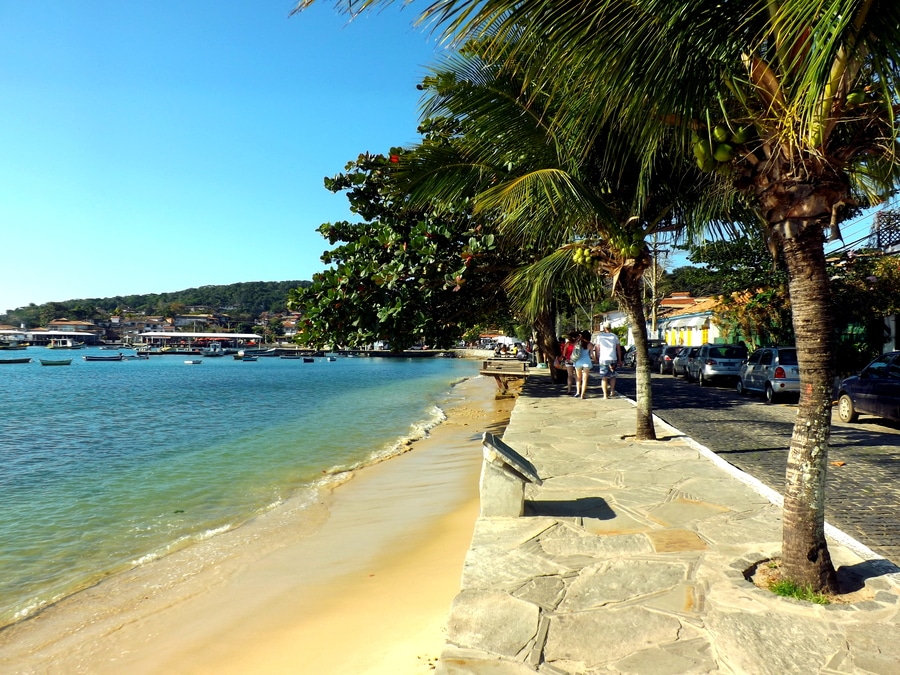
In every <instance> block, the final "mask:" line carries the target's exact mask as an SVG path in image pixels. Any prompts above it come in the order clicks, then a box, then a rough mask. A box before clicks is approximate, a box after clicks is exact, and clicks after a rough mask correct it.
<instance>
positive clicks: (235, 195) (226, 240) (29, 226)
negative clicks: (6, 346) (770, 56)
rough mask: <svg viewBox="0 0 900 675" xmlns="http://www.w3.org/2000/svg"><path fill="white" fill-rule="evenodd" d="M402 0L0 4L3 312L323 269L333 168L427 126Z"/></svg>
mask: <svg viewBox="0 0 900 675" xmlns="http://www.w3.org/2000/svg"><path fill="white" fill-rule="evenodd" d="M400 5H401V3H395V4H394V5H393V6H391V7H388V8H386V9H383V10H380V11H374V12H367V13H366V14H364V15H362V16H360V17H357V18H355V19H353V20H352V21H351V20H350V19H349V18H348V17H347V16H346V15H343V14H340V13H339V12H338V11H337V10H336V9H335V8H334V5H333V3H331V2H328V1H323V2H319V3H318V4H316V5H314V6H313V7H312V8H311V9H309V10H307V11H306V12H304V13H302V14H300V15H297V16H293V17H290V16H289V14H290V11H291V9H292V8H293V3H292V2H291V0H255V1H254V2H249V1H246V0H217V1H215V2H213V1H212V0H190V1H189V2H176V1H175V0H164V1H163V2H160V3H137V2H122V1H121V0H84V2H77V3H76V2H71V1H70V2H61V1H60V0H45V1H43V2H16V1H14V0H0V25H2V26H3V28H4V31H3V33H4V36H3V38H2V39H0V242H2V248H0V250H2V254H3V255H2V276H0V279H2V281H0V313H2V312H4V311H6V310H8V309H14V308H17V307H20V306H24V305H27V304H29V303H32V302H33V303H36V304H41V303H44V302H48V301H54V300H57V301H61V300H69V299H73V298H91V297H108V296H113V295H128V294H133V293H155V292H165V291H177V290H182V289H185V288H190V287H194V286H201V285H206V284H228V283H234V282H240V281H279V280H285V279H309V278H311V276H312V274H313V273H314V272H316V271H318V270H320V269H322V263H321V261H320V260H319V256H320V255H321V254H322V252H323V251H324V250H325V249H326V248H327V247H328V244H327V242H326V241H325V240H324V239H322V237H321V236H320V235H319V234H318V233H317V232H316V228H317V227H318V226H319V225H321V224H322V223H323V222H328V221H335V220H342V219H345V218H352V214H350V213H349V211H348V209H347V202H346V199H345V198H344V196H343V195H332V194H331V193H330V192H328V191H326V190H325V188H324V187H323V185H322V179H323V178H324V177H325V176H333V175H335V174H337V173H339V172H340V171H342V170H343V168H344V166H345V164H346V163H347V162H348V161H350V160H352V159H354V158H355V157H356V156H357V155H358V154H359V153H361V152H365V151H370V152H387V150H388V149H389V148H390V146H392V145H408V144H412V143H415V142H416V141H417V140H418V136H417V134H416V126H417V124H418V119H419V114H418V111H419V109H418V104H419V96H420V92H418V91H417V90H416V88H415V85H416V84H417V83H418V82H419V81H420V80H421V78H422V76H423V75H424V74H425V73H426V72H427V66H428V65H429V64H433V63H434V62H435V61H436V60H437V59H438V55H439V51H440V49H439V41H438V39H437V37H435V36H433V35H430V34H429V33H428V31H427V30H426V29H424V28H421V27H418V28H417V27H414V25H413V24H414V22H415V20H416V18H417V16H418V12H419V11H420V10H421V9H422V8H423V7H424V6H425V4H424V3H416V4H414V5H413V6H412V7H408V8H406V9H402V8H401V7H400ZM868 226H869V220H868V219H859V220H857V221H855V222H854V223H850V224H848V225H847V226H845V227H844V234H845V241H848V242H849V241H856V240H857V239H858V237H860V236H864V235H865V233H866V232H867V231H868ZM834 246H837V245H834ZM683 264H689V263H688V261H687V260H686V259H685V258H684V256H683V255H670V256H669V258H668V260H667V266H668V267H670V268H672V267H675V266H678V265H683Z"/></svg>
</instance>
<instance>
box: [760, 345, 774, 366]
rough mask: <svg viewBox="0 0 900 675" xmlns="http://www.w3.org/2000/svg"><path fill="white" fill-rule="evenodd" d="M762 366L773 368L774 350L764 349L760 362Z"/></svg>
mask: <svg viewBox="0 0 900 675" xmlns="http://www.w3.org/2000/svg"><path fill="white" fill-rule="evenodd" d="M759 363H760V365H763V366H771V365H772V350H771V349H764V350H763V353H762V358H761V359H760V360H759Z"/></svg>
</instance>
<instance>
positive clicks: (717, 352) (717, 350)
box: [709, 345, 747, 359]
mask: <svg viewBox="0 0 900 675" xmlns="http://www.w3.org/2000/svg"><path fill="white" fill-rule="evenodd" d="M709 355H710V356H711V357H712V358H714V359H743V358H745V357H746V356H747V348H746V347H741V346H740V345H728V346H725V347H710V348H709Z"/></svg>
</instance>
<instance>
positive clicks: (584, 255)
mask: <svg viewBox="0 0 900 675" xmlns="http://www.w3.org/2000/svg"><path fill="white" fill-rule="evenodd" d="M572 261H573V262H574V263H575V264H576V265H584V266H585V267H591V266H592V265H593V264H594V261H593V260H592V259H591V250H590V249H589V248H587V247H585V246H577V247H576V248H575V249H574V250H573V251H572Z"/></svg>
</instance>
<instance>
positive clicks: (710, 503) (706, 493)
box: [437, 371, 900, 675]
mask: <svg viewBox="0 0 900 675" xmlns="http://www.w3.org/2000/svg"><path fill="white" fill-rule="evenodd" d="M533 372H534V371H533ZM595 388H596V389H597V390H599V387H595ZM558 392H559V389H558V388H557V386H556V385H554V384H552V383H551V381H550V378H549V377H547V376H546V375H544V374H536V375H534V376H530V377H529V379H528V382H527V383H526V385H525V386H524V388H523V390H522V394H521V396H520V398H519V400H518V401H517V403H516V407H515V409H514V411H513V414H512V418H511V420H510V425H509V427H508V428H507V431H506V433H505V434H504V436H503V440H504V441H505V442H506V443H507V444H508V445H509V446H511V447H512V448H513V449H514V450H516V451H518V452H519V453H521V454H522V455H524V456H525V457H526V458H527V459H528V460H530V461H531V462H532V463H533V464H534V466H535V467H536V469H537V472H538V474H539V475H540V477H541V478H542V479H543V485H542V486H540V487H537V486H534V485H530V486H528V488H527V491H526V512H525V516H524V517H522V518H511V517H490V518H487V517H482V518H479V519H478V521H477V523H476V527H475V534H474V537H473V541H472V545H471V549H470V551H469V553H468V555H467V557H466V561H465V565H464V569H463V576H462V590H461V592H460V593H459V595H458V596H457V597H456V599H455V601H454V603H453V606H452V608H451V612H450V616H449V618H448V624H447V644H446V647H445V649H444V652H443V654H442V656H441V659H440V661H439V662H438V667H437V672H439V673H444V674H445V675H456V674H460V673H479V674H484V675H513V674H522V675H525V674H527V673H534V672H540V673H550V674H557V675H559V674H564V673H571V674H576V673H577V674H592V673H634V674H639V675H643V674H646V675H665V674H668V673H747V674H755V673H767V674H768V673H772V674H778V675H782V674H784V673H804V674H806V673H827V674H833V673H876V674H883V675H888V674H890V675H894V674H896V673H898V672H900V570H898V569H897V568H896V567H895V566H894V565H893V564H891V563H889V562H888V561H886V560H884V559H881V558H878V557H877V556H875V555H874V554H873V553H872V552H871V551H869V550H868V549H866V548H865V547H863V546H862V545H860V544H858V543H856V542H855V541H853V540H852V539H850V538H849V537H846V536H845V535H842V533H840V532H838V531H836V530H833V529H830V530H829V533H830V537H829V547H830V551H831V555H832V558H833V559H834V562H835V566H838V567H840V569H839V576H840V579H841V582H842V584H844V586H845V588H852V589H855V593H853V595H852V596H851V597H852V598H853V602H851V603H847V604H831V605H826V606H821V605H813V604H810V603H806V602H801V601H797V600H789V599H784V598H780V597H778V596H775V595H774V594H772V593H770V592H768V591H763V590H760V589H758V588H756V587H755V586H754V585H753V584H752V583H750V582H749V581H747V580H746V578H745V571H746V570H748V569H749V568H751V567H752V566H753V565H754V564H755V563H757V562H760V561H763V560H767V559H769V558H772V557H774V556H777V555H778V553H779V550H780V547H781V523H780V509H779V508H778V506H776V505H774V504H773V503H772V501H770V499H777V495H773V494H772V493H771V491H768V489H767V488H765V486H763V485H762V484H761V483H759V482H758V481H755V480H754V479H752V478H750V477H749V476H746V474H742V473H740V472H738V471H737V470H735V469H733V468H732V467H730V466H729V465H727V464H726V463H724V462H723V461H722V460H721V459H719V458H717V457H716V456H715V455H714V454H713V453H710V452H709V451H707V450H705V449H704V448H702V447H701V446H699V445H698V444H696V443H694V442H693V441H692V440H691V439H689V438H686V437H684V436H683V435H681V434H679V433H678V432H677V431H676V430H674V429H671V428H670V427H667V426H665V425H664V424H663V423H659V424H658V426H657V435H658V436H659V439H660V440H658V441H653V442H636V441H634V439H633V432H634V420H635V413H634V408H633V405H632V403H631V401H629V400H628V399H625V398H622V397H618V398H614V399H611V400H603V399H602V398H600V397H599V396H598V394H599V391H596V392H591V391H589V393H593V394H594V397H593V398H588V399H587V400H579V399H573V398H568V397H565V396H561V395H560V394H559V393H558ZM630 436H631V437H630Z"/></svg>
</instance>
